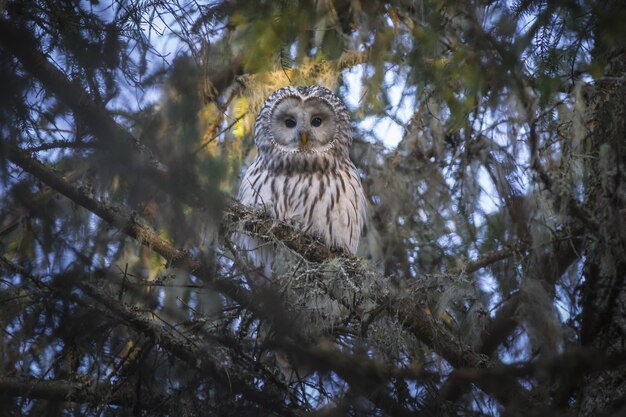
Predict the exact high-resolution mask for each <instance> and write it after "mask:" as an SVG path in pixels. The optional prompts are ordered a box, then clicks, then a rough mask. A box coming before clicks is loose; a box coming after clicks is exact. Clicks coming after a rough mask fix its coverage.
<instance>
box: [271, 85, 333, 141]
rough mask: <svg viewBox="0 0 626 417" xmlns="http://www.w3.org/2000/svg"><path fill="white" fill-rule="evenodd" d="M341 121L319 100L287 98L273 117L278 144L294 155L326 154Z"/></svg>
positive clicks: (275, 137)
mask: <svg viewBox="0 0 626 417" xmlns="http://www.w3.org/2000/svg"><path fill="white" fill-rule="evenodd" d="M336 130H337V122H336V119H335V115H334V114H333V111H332V108H331V107H330V106H329V105H328V104H327V103H326V102H325V101H323V100H321V99H319V98H315V97H313V98H310V99H306V100H302V99H300V98H299V97H286V98H285V99H283V100H282V101H281V102H280V103H278V104H277V105H276V107H275V108H274V111H273V112H272V116H271V131H272V134H273V136H274V140H275V142H276V143H277V144H278V145H279V146H280V147H283V148H286V150H289V151H294V152H298V151H300V152H315V151H323V150H324V149H325V148H326V147H327V145H329V144H330V143H331V142H332V141H333V139H334V138H335V134H336Z"/></svg>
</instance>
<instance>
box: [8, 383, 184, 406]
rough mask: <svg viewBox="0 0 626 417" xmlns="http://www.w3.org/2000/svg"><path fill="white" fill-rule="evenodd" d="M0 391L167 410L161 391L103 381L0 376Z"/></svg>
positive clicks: (24, 395)
mask: <svg viewBox="0 0 626 417" xmlns="http://www.w3.org/2000/svg"><path fill="white" fill-rule="evenodd" d="M0 392H1V393H2V395H7V396H16V397H26V398H40V399H46V400H55V401H72V402H77V403H87V404H94V405H100V404H102V403H103V401H105V399H106V403H107V404H112V405H119V406H122V407H139V408H141V409H144V410H149V411H152V412H154V411H159V412H163V413H169V412H171V409H172V407H171V402H172V401H173V400H170V397H169V396H168V395H165V394H154V393H152V392H151V391H149V390H144V391H143V392H142V393H141V395H140V396H137V392H136V390H135V387H133V386H127V385H124V386H121V387H119V386H115V385H110V384H106V383H99V384H94V383H92V382H89V381H86V382H80V381H67V380H44V379H37V378H18V377H2V376H0Z"/></svg>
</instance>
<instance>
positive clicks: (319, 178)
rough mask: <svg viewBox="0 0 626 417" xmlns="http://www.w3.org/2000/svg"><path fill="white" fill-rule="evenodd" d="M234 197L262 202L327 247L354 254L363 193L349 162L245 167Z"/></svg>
mask: <svg viewBox="0 0 626 417" xmlns="http://www.w3.org/2000/svg"><path fill="white" fill-rule="evenodd" d="M239 200H240V201H241V202H242V203H243V204H246V205H249V206H264V207H266V208H267V210H269V212H270V215H271V216H273V217H275V218H277V219H280V220H293V221H295V222H296V223H298V224H299V225H300V226H301V228H302V230H303V231H305V232H307V233H310V234H313V235H316V236H319V237H320V238H322V240H323V241H324V242H325V243H326V245H328V246H330V247H341V248H343V249H345V250H347V251H348V252H349V253H351V254H354V253H356V249H357V246H358V242H359V238H360V234H361V228H362V226H363V221H364V215H365V197H364V195H363V190H362V187H361V182H360V180H359V178H358V175H357V173H356V169H355V168H354V166H353V165H352V164H351V163H345V164H341V165H338V166H337V167H336V168H335V169H332V170H329V171H316V172H305V173H293V172H292V173H290V174H286V173H276V172H273V171H270V170H268V169H266V168H263V167H262V166H261V162H260V160H258V159H257V160H256V161H255V163H253V164H252V166H250V168H249V169H248V171H247V173H246V175H245V177H244V179H243V181H242V184H241V189H240V190H239Z"/></svg>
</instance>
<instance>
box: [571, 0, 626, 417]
mask: <svg viewBox="0 0 626 417" xmlns="http://www.w3.org/2000/svg"><path fill="white" fill-rule="evenodd" d="M622 10H623V5H622V2H620V1H610V2H606V4H605V5H604V10H603V11H602V12H600V11H599V13H600V19H599V23H598V26H597V28H596V32H595V39H596V42H597V43H596V45H595V51H594V55H595V57H594V58H595V60H596V62H597V63H598V64H600V65H602V68H603V76H602V77H601V78H599V79H598V80H597V82H596V84H595V86H594V88H593V89H592V90H591V91H590V92H589V94H588V95H587V97H586V98H587V114H586V116H587V120H586V125H587V127H588V129H589V135H588V146H589V148H590V150H591V151H592V152H591V153H592V154H593V155H594V158H591V159H590V160H589V163H588V165H587V167H586V168H587V174H588V177H587V178H588V182H587V184H586V192H585V199H586V206H587V209H588V212H590V213H592V214H593V216H594V217H595V218H596V220H597V223H598V224H599V225H600V228H599V230H595V231H590V233H589V236H590V238H589V239H588V240H587V242H586V244H585V255H586V262H585V265H584V273H585V279H586V281H585V283H584V285H583V290H582V300H583V305H582V309H583V314H582V327H581V342H582V344H583V346H588V347H593V348H595V349H597V350H598V351H600V352H605V353H606V354H609V355H611V354H624V352H625V349H626V348H625V346H626V338H625V332H626V287H624V283H625V278H626V240H625V236H626V221H625V219H626V209H625V206H624V202H625V195H626V193H625V190H626V186H625V184H624V179H623V175H624V169H625V168H626V146H625V145H626V140H625V137H626V79H625V78H624V76H625V74H626V41H625V40H624V39H616V38H608V37H607V36H605V35H606V34H605V32H604V30H603V29H604V27H605V26H607V25H609V24H611V22H612V20H613V19H616V18H619V16H620V13H621V14H622V15H623V11H622ZM580 394H581V395H580V415H581V416H598V415H624V412H626V402H625V400H624V396H625V395H626V366H625V365H623V364H622V365H621V366H618V367H615V368H612V369H608V370H605V371H601V372H597V373H595V374H592V375H590V376H589V377H588V378H587V380H586V383H585V384H584V385H583V387H582V389H581V393H580Z"/></svg>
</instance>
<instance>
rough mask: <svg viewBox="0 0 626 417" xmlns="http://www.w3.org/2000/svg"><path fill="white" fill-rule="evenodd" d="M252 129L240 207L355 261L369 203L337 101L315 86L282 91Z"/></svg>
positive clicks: (347, 119) (349, 130)
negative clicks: (252, 149)
mask: <svg viewBox="0 0 626 417" xmlns="http://www.w3.org/2000/svg"><path fill="white" fill-rule="evenodd" d="M254 129H255V132H254V142H255V144H256V146H257V147H258V149H259V153H258V155H257V157H256V159H255V160H254V162H253V163H252V165H251V166H250V167H249V168H248V170H247V172H246V174H245V176H244V178H243V181H242V183H241V187H240V189H239V200H240V201H241V202H242V203H243V204H245V205H248V206H252V207H254V206H264V207H265V208H266V209H267V210H268V211H269V213H270V215H271V216H273V217H274V218H277V219H280V220H291V221H294V222H295V223H296V224H298V225H299V227H301V229H302V230H303V231H304V232H306V233H308V234H311V235H314V236H317V237H319V238H321V239H322V241H323V242H324V243H325V244H326V245H327V246H329V247H331V248H335V247H338V248H342V249H344V250H345V251H346V252H347V253H349V254H351V255H354V254H356V251H357V247H358V244H359V238H360V236H361V229H362V227H363V223H364V219H365V207H366V199H365V195H364V193H363V187H362V186H361V181H360V179H359V175H358V173H357V170H356V168H355V166H354V164H353V163H352V161H351V160H350V157H349V154H348V151H349V147H350V145H351V143H352V128H351V125H350V117H349V115H348V110H347V109H346V107H345V105H344V104H343V102H342V101H341V99H339V97H337V96H336V95H335V94H333V93H332V92H331V91H330V90H328V89H326V88H324V87H320V86H318V85H312V86H297V87H284V88H281V89H279V90H277V91H275V92H274V93H273V94H272V95H271V96H270V97H269V98H268V99H267V100H266V101H265V103H264V105H263V107H262V108H261V111H260V112H259V115H258V117H257V119H256V123H255V125H254ZM246 246H247V245H246ZM249 249H251V248H249ZM263 263H265V262H263Z"/></svg>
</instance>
